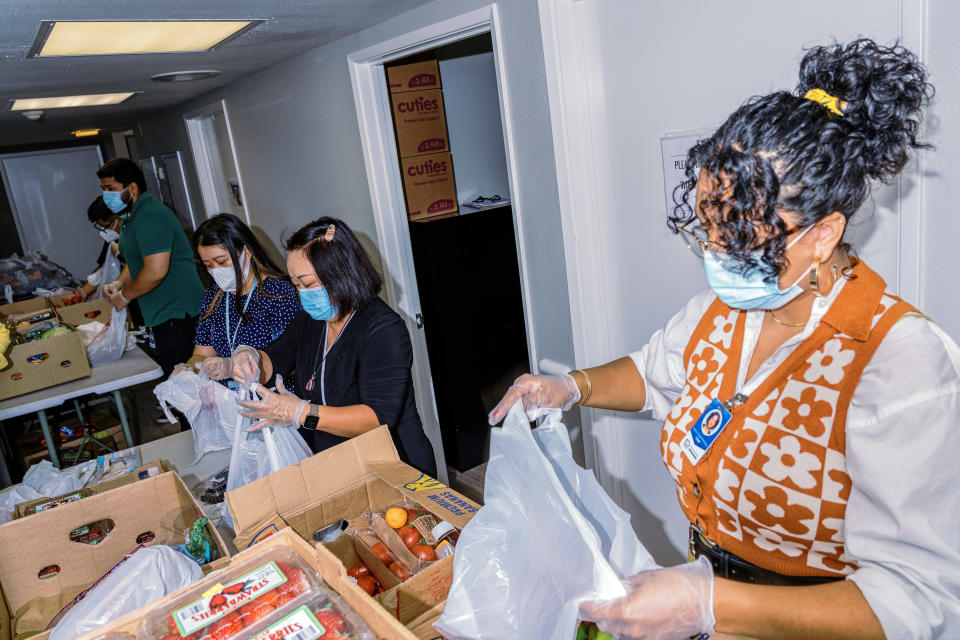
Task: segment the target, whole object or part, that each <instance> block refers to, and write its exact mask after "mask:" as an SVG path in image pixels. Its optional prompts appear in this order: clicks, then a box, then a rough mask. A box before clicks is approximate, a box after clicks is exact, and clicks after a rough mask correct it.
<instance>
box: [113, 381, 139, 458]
mask: <svg viewBox="0 0 960 640" xmlns="http://www.w3.org/2000/svg"><path fill="white" fill-rule="evenodd" d="M112 393H113V401H114V402H116V403H117V413H118V414H119V415H120V425H121V426H122V427H123V437H124V439H126V441H127V448H128V449H129V448H130V447H133V446H135V444H134V442H133V433H132V432H131V431H130V422H129V421H128V420H127V410H126V409H125V408H124V407H123V398H122V397H120V390H119V389H117V390H116V391H113V392H112Z"/></svg>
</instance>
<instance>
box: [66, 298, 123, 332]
mask: <svg viewBox="0 0 960 640" xmlns="http://www.w3.org/2000/svg"><path fill="white" fill-rule="evenodd" d="M51 300H55V298H51ZM54 306H55V307H56V310H57V314H58V315H59V316H60V319H61V320H63V321H64V322H66V323H67V324H69V325H70V326H71V327H76V326H78V325H81V324H86V323H88V322H94V321H97V322H103V323H104V324H106V323H107V322H109V321H110V314H111V311H112V310H113V305H112V304H110V301H109V300H102V299H101V300H90V301H89V302H81V303H79V304H72V305H70V306H69V307H63V306H57V304H56V303H54Z"/></svg>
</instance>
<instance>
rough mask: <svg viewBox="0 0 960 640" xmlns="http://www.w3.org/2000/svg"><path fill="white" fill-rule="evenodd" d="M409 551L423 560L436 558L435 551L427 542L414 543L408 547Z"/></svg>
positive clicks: (430, 560) (427, 560)
mask: <svg viewBox="0 0 960 640" xmlns="http://www.w3.org/2000/svg"><path fill="white" fill-rule="evenodd" d="M410 553H412V554H413V555H415V556H416V557H418V558H420V559H421V560H423V561H424V562H432V561H434V560H436V559H437V553H436V552H435V551H434V550H433V547H431V546H430V545H428V544H415V545H413V546H412V547H410Z"/></svg>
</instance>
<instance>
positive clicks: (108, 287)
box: [103, 280, 123, 300]
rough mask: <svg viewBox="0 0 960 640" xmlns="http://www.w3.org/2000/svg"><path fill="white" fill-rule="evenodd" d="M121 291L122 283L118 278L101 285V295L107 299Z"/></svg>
mask: <svg viewBox="0 0 960 640" xmlns="http://www.w3.org/2000/svg"><path fill="white" fill-rule="evenodd" d="M121 291H123V283H122V282H120V281H119V280H114V281H113V282H111V283H110V284H105V285H103V297H104V298H107V299H108V300H109V299H111V298H113V296H115V295H117V294H119V293H120V292H121Z"/></svg>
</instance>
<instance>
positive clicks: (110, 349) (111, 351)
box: [81, 309, 127, 367]
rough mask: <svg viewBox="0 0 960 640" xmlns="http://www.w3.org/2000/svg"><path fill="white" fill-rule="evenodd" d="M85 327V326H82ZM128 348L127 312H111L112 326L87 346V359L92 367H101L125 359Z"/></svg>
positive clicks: (102, 331)
mask: <svg viewBox="0 0 960 640" xmlns="http://www.w3.org/2000/svg"><path fill="white" fill-rule="evenodd" d="M81 326H83V325H81ZM126 348H127V310H126V309H123V310H121V311H117V310H116V309H112V310H111V311H110V324H109V325H107V326H106V327H104V328H103V329H101V330H100V332H99V333H98V334H97V335H96V336H95V337H94V338H93V340H91V341H90V344H88V345H87V357H88V358H90V366H92V367H100V366H103V365H105V364H109V363H111V362H115V361H116V360H119V359H120V358H121V357H123V352H124V351H125V350H126Z"/></svg>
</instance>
